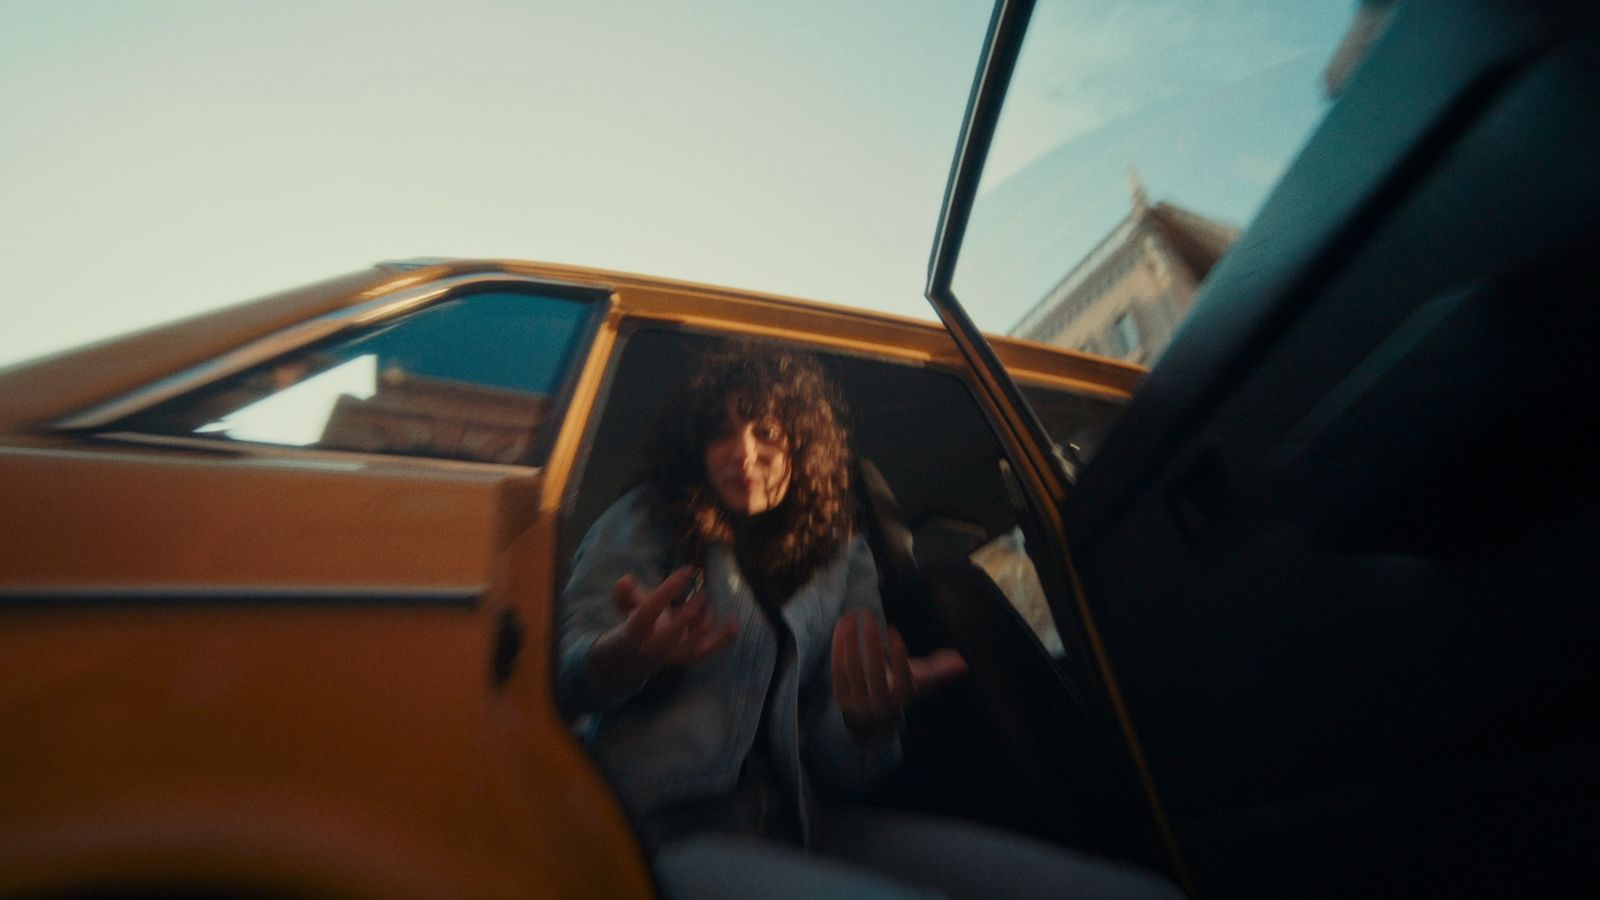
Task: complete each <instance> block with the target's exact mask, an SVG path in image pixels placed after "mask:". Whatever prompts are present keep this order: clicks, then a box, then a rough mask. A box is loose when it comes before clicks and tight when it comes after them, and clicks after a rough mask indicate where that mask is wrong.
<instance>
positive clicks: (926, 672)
mask: <svg viewBox="0 0 1600 900" xmlns="http://www.w3.org/2000/svg"><path fill="white" fill-rule="evenodd" d="M966 670H967V661H966V660H965V659H963V658H962V657H961V654H960V653H957V652H956V651H954V650H949V649H945V650H935V651H934V652H933V653H931V654H929V655H927V656H923V657H917V658H911V657H909V656H908V655H907V654H906V643H905V641H904V640H902V639H901V637H900V632H898V631H896V630H895V629H894V626H892V625H887V624H885V625H880V624H879V623H878V617H877V616H875V615H873V614H872V613H871V612H868V611H866V610H858V611H853V612H848V613H845V615H844V618H842V619H840V620H839V624H838V625H836V626H834V629H833V696H834V700H835V701H837V702H838V704H839V711H840V712H842V713H844V723H845V725H847V726H849V728H850V733H851V734H853V735H855V736H856V738H857V739H858V740H862V741H875V740H883V739H885V738H888V737H891V736H893V734H894V732H895V730H896V729H898V728H899V725H900V717H901V712H902V711H903V710H904V709H905V708H906V707H907V706H909V705H910V704H911V701H912V700H915V699H916V697H917V695H918V694H920V693H921V692H922V691H925V690H927V689H928V688H931V687H934V686H935V685H939V684H943V683H944V682H946V681H949V680H950V679H952V678H955V677H956V676H958V675H960V674H962V673H963V672H965V671H966Z"/></svg>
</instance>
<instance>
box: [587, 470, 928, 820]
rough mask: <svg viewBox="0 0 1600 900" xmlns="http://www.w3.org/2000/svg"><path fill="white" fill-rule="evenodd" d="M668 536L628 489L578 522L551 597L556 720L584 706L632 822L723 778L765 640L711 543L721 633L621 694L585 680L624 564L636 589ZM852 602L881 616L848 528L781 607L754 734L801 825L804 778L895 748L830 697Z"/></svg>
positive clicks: (805, 812) (866, 559) (751, 728)
mask: <svg viewBox="0 0 1600 900" xmlns="http://www.w3.org/2000/svg"><path fill="white" fill-rule="evenodd" d="M670 546H671V541H670V538H669V537H668V536H667V535H665V534H663V533H662V532H661V529H660V528H659V526H657V525H655V523H653V522H652V521H651V520H650V518H649V515H648V505H647V502H646V500H645V499H644V496H643V491H642V490H641V489H635V490H634V491H632V492H630V493H628V494H627V495H625V496H624V497H623V498H622V499H621V500H618V501H617V502H616V503H615V504H613V505H612V506H611V507H610V508H609V509H607V510H606V512H605V513H603V514H602V515H601V516H600V518H599V519H597V520H596V521H595V523H594V525H593V527H591V528H590V529H589V533H588V534H587V535H586V536H585V537H584V539H583V543H582V544H581V545H579V547H578V551H577V554H576V556H575V557H574V559H573V569H572V577H571V578H570V580H569V581H568V582H567V586H566V589H565V590H564V591H563V592H562V595H561V605H560V625H559V627H560V655H559V660H558V671H557V678H556V681H557V697H558V700H559V702H560V704H561V707H562V710H563V712H564V713H565V714H566V715H567V716H568V717H569V718H574V719H575V718H577V717H579V716H584V715H587V716H589V717H590V718H589V723H588V726H587V727H586V728H585V729H583V732H585V733H584V735H583V736H584V737H585V741H586V743H587V745H588V749H589V751H590V753H591V754H593V755H594V757H595V758H596V760H597V761H598V762H599V763H600V765H601V767H602V768H604V769H605V771H606V773H607V774H608V775H609V776H610V778H611V780H612V783H613V785H614V786H615V787H616V789H617V791H618V793H619V794H620V795H621V799H622V802H623V805H624V806H625V807H627V808H628V810H629V811H630V812H631V813H632V814H633V815H634V816H636V817H638V818H639V819H641V820H642V819H644V818H645V817H647V816H649V815H650V814H651V813H653V812H656V811H658V810H660V809H662V808H663V807H666V806H668V805H671V804H676V803H681V802H685V801H692V800H703V799H710V798H713V797H717V796H719V795H722V794H725V793H727V792H729V791H731V790H733V788H734V785H735V783H736V782H737V781H738V778H739V772H740V768H741V766H742V765H743V764H744V761H745V758H746V756H747V755H748V754H749V752H750V748H751V746H752V745H753V744H754V742H755V741H756V740H757V734H756V732H757V730H758V729H759V727H760V723H761V708H762V704H763V702H764V701H765V699H766V697H767V695H768V687H769V682H770V680H771V678H772V675H773V667H774V663H775V662H776V660H777V654H778V649H779V648H778V637H777V635H776V634H775V633H774V630H773V629H772V628H771V627H770V625H769V624H768V623H767V622H766V621H765V619H764V618H763V617H762V613H761V610H760V609H759V608H758V607H757V605H756V600H755V597H754V595H753V594H752V593H751V590H750V587H749V586H748V585H747V584H746V583H745V580H744V578H743V576H742V575H741V573H740V571H739V567H738V564H737V563H736V562H735V561H734V556H733V551H732V548H730V547H727V546H723V545H717V546H713V547H712V548H711V549H710V551H709V552H708V554H707V557H706V560H705V579H706V580H705V592H706V597H707V602H708V603H709V605H710V608H711V610H712V612H713V613H714V614H715V615H716V616H717V617H718V619H719V620H721V621H727V620H728V619H729V618H730V617H732V618H734V619H736V620H737V622H738V631H737V634H736V636H735V637H734V639H733V642H732V643H731V644H729V645H728V646H726V647H724V648H723V649H721V650H719V651H717V652H716V653H714V654H713V655H711V656H710V657H708V658H706V659H704V660H702V661H701V662H700V663H699V664H698V665H695V666H693V667H691V668H689V669H687V670H683V671H676V670H674V671H671V672H664V673H661V674H659V675H657V676H656V677H654V678H652V679H650V680H649V681H647V682H645V684H643V685H641V686H640V687H639V688H637V689H636V690H634V691H632V692H631V693H629V694H627V695H626V696H619V697H602V696H599V695H598V694H597V692H596V691H594V690H593V688H592V686H591V684H590V681H589V678H588V661H589V650H590V648H591V647H592V646H593V644H594V641H595V638H596V637H598V636H599V635H600V633H601V632H603V631H605V630H606V629H608V628H610V627H612V626H613V625H615V624H617V623H618V622H620V621H621V613H620V612H619V611H618V610H617V609H616V608H615V607H614V605H613V604H612V600H611V592H612V587H613V586H614V585H615V584H616V581H617V579H618V578H620V577H621V576H623V575H625V574H631V575H633V576H634V577H635V578H636V579H638V582H639V583H640V584H641V585H644V586H646V587H650V586H653V585H656V584H658V583H660V581H661V580H662V579H663V578H665V577H666V576H667V575H668V574H670V573H671V571H672V569H673V568H675V567H676V565H678V564H680V563H681V561H678V560H671V559H669V558H668V557H669V555H670V553H671V551H670V549H669V548H670ZM855 608H867V609H871V610H873V611H875V612H877V613H878V614H879V615H881V614H882V603H881V601H880V600H879V597H878V585H877V570H876V567H875V566H874V564H873V561H872V554H871V552H870V551H869V550H868V549H867V545H866V542H865V541H864V540H863V539H862V538H861V537H860V536H856V537H853V538H852V539H851V540H850V541H849V542H848V544H847V545H846V546H845V548H844V549H843V550H842V551H841V552H840V554H839V555H838V557H836V558H835V559H834V560H833V561H832V562H831V563H829V564H828V565H826V566H824V567H823V568H822V569H821V570H819V571H818V572H817V573H816V574H814V575H813V576H812V577H811V579H810V580H809V581H807V582H806V583H805V584H804V585H802V586H801V587H800V588H799V590H797V591H796V592H795V593H794V595H793V596H792V597H791V598H790V599H789V601H788V602H787V603H786V604H784V606H783V618H784V620H785V621H786V622H787V623H788V626H789V630H790V632H791V634H792V635H793V637H792V640H793V641H794V646H793V650H794V654H793V657H792V660H793V662H792V664H791V665H789V666H787V667H786V668H785V669H784V670H783V672H782V674H781V676H780V677H781V680H780V682H779V684H778V687H777V690H775V691H773V692H772V702H773V709H772V710H771V714H770V717H769V720H768V721H769V727H770V729H771V734H770V735H768V739H769V740H770V742H771V743H770V745H769V746H770V747H771V751H772V760H773V763H774V767H775V768H776V769H777V774H778V776H779V777H781V778H783V779H785V781H786V782H787V783H788V785H789V786H790V788H791V789H792V793H793V796H794V797H796V798H798V800H799V804H800V819H801V827H802V830H805V829H806V828H808V826H809V820H810V812H811V809H810V808H811V801H810V798H811V792H812V789H813V780H815V781H816V782H817V783H818V786H820V787H823V788H826V789H829V790H832V791H835V792H858V791H860V790H861V789H864V788H865V787H867V786H868V785H869V784H870V783H871V781H873V780H874V779H875V778H876V777H877V775H879V774H881V773H882V772H883V771H884V770H885V769H886V768H888V766H890V765H892V764H893V763H894V762H895V761H896V760H897V758H898V754H899V743H898V741H897V740H889V741H885V742H882V743H879V744H876V745H872V746H862V745H860V744H859V743H857V741H856V740H855V739H854V738H853V737H852V736H851V735H850V733H849V731H848V730H847V729H846V727H845V724H844V719H843V717H842V716H841V714H840V712H839V707H838V705H837V704H836V703H835V702H834V699H833V684H832V666H831V660H830V653H831V648H832V640H833V629H834V625H835V624H836V623H837V622H838V621H839V619H840V617H841V616H842V615H843V614H844V612H845V611H846V610H850V609H855Z"/></svg>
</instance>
